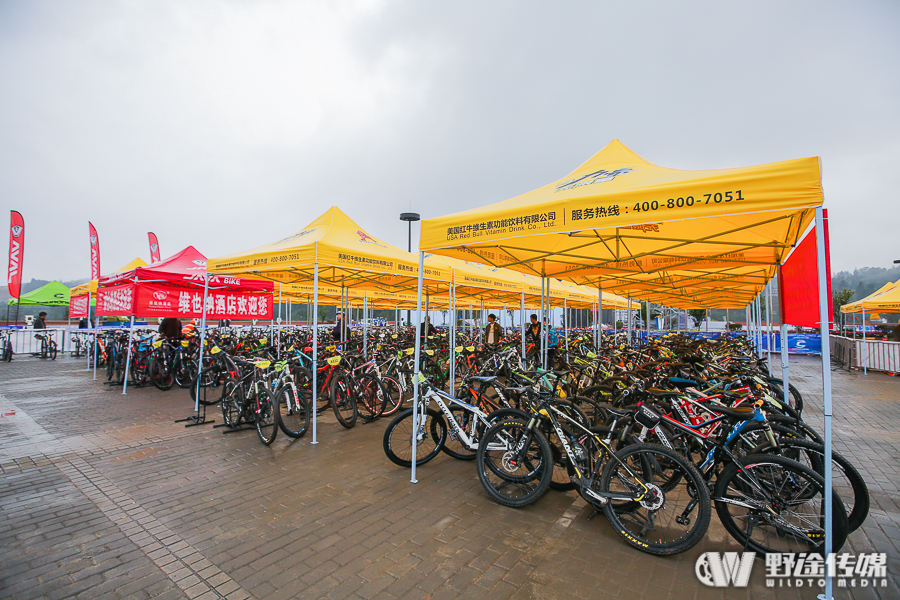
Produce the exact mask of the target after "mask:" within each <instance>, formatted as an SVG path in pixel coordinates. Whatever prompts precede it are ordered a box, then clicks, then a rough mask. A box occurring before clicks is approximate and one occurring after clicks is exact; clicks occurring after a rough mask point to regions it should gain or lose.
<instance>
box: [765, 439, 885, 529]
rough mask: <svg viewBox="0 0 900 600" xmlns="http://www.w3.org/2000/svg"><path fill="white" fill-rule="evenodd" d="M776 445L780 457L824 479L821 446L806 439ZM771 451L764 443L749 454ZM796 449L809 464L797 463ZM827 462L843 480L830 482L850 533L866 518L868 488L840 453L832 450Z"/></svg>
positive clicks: (822, 449) (823, 450)
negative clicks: (835, 468) (845, 516)
mask: <svg viewBox="0 0 900 600" xmlns="http://www.w3.org/2000/svg"><path fill="white" fill-rule="evenodd" d="M778 444H779V446H780V447H781V451H782V453H783V456H786V457H787V458H790V459H791V460H796V461H797V462H799V463H800V464H802V465H804V466H808V467H811V468H812V469H813V470H814V471H815V472H816V473H818V474H819V475H821V476H822V477H823V478H824V477H825V446H823V445H822V444H817V443H815V442H810V441H808V440H797V439H782V440H779V442H778ZM771 450H772V447H771V445H769V443H768V442H766V443H764V444H760V445H759V446H757V447H756V448H754V449H753V450H752V451H751V452H750V454H762V453H764V452H770V451H771ZM792 450H793V451H795V453H792V452H791V451H792ZM798 450H799V451H803V452H804V453H806V454H809V455H811V456H810V457H809V460H808V463H809V464H807V462H805V461H801V460H799V456H798V455H797V453H796V451H798ZM831 460H832V462H833V464H834V466H835V467H837V469H838V471H840V473H841V475H843V478H844V480H845V481H838V479H839V478H840V476H838V478H836V479H835V482H834V489H835V490H837V492H838V494H839V495H840V497H841V500H842V501H843V503H844V509H845V510H846V511H847V522H848V526H849V527H850V533H853V532H854V531H856V530H857V529H859V528H860V527H861V526H862V524H863V523H864V522H865V520H866V517H867V516H868V515H869V509H870V508H871V498H870V496H869V487H868V486H867V485H866V481H865V479H863V477H862V475H860V473H859V471H858V470H857V469H856V467H854V466H853V464H852V463H851V462H850V461H849V460H847V459H846V458H845V457H844V456H843V455H842V454H839V453H838V452H835V451H833V450H832V451H831ZM848 492H849V493H848ZM851 500H852V502H851Z"/></svg>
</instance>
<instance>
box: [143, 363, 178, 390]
mask: <svg viewBox="0 0 900 600" xmlns="http://www.w3.org/2000/svg"><path fill="white" fill-rule="evenodd" d="M147 370H148V371H149V373H150V381H152V382H153V385H154V386H156V388H157V389H160V390H162V391H164V392H165V391H167V390H170V389H172V386H173V385H175V374H174V373H172V372H171V371H170V370H168V369H166V364H165V360H164V359H163V358H161V357H160V356H159V355H154V356H153V357H152V358H151V359H150V366H149V367H148V368H147Z"/></svg>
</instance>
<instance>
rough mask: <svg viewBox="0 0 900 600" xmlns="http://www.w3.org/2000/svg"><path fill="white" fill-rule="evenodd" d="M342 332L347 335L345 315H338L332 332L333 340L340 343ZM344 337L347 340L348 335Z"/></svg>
mask: <svg viewBox="0 0 900 600" xmlns="http://www.w3.org/2000/svg"><path fill="white" fill-rule="evenodd" d="M342 332H343V333H344V334H346V333H347V325H346V324H345V323H344V315H342V314H341V313H338V314H337V315H336V316H335V321H334V328H333V329H332V330H331V339H333V340H334V341H335V342H340V341H341V333H342ZM343 337H344V338H346V335H344V336H343Z"/></svg>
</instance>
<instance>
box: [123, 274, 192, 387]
mask: <svg viewBox="0 0 900 600" xmlns="http://www.w3.org/2000/svg"><path fill="white" fill-rule="evenodd" d="M135 281H137V280H136V279H135ZM133 341H134V315H131V326H130V327H129V328H128V352H127V353H126V355H125V380H124V381H123V382H122V395H123V396H124V395H125V394H126V392H127V391H128V372H129V370H130V368H131V344H132V343H133ZM201 350H202V345H201Z"/></svg>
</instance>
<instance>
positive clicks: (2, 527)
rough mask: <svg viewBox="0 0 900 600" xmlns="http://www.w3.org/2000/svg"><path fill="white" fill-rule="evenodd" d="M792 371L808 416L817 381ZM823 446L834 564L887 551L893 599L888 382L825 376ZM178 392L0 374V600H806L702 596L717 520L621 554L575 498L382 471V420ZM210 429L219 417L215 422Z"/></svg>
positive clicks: (894, 523)
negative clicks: (283, 415) (252, 407)
mask: <svg viewBox="0 0 900 600" xmlns="http://www.w3.org/2000/svg"><path fill="white" fill-rule="evenodd" d="M818 365H819V363H818V362H817V361H816V360H815V359H811V358H802V357H797V358H792V359H791V367H792V369H793V375H795V376H796V378H795V380H794V381H795V382H796V383H797V384H798V387H800V389H801V390H802V391H804V393H805V397H806V399H807V405H808V420H809V421H810V422H811V423H812V424H813V425H815V426H817V427H820V426H821V422H820V421H821V399H820V394H821V383H820V382H821V374H820V370H819V368H818ZM834 390H835V407H836V412H837V416H836V417H835V435H836V446H837V448H838V449H839V450H840V451H841V452H843V453H844V454H846V455H847V456H848V457H851V458H852V460H853V462H854V463H855V464H856V465H857V467H858V468H859V469H860V470H861V471H862V472H863V473H864V474H865V476H866V479H867V481H868V483H869V486H870V488H871V492H872V514H871V515H870V518H869V520H868V521H867V523H866V524H865V525H864V527H863V529H861V530H860V531H858V532H856V533H854V534H853V535H852V536H851V538H850V542H849V546H850V548H849V549H848V550H851V551H854V552H863V551H867V552H871V551H876V550H877V551H887V552H888V553H889V556H890V565H889V567H890V574H891V578H890V583H891V587H890V588H888V589H880V590H874V591H873V590H853V591H851V590H846V591H842V592H840V593H839V594H838V597H855V598H898V597H900V588H898V585H897V581H898V580H897V573H898V557H900V552H898V545H900V489H898V483H900V457H898V450H897V442H898V425H900V402H898V400H900V380H898V379H896V378H891V377H888V376H885V375H881V374H870V375H869V376H868V377H863V376H862V375H861V374H858V373H847V372H843V371H836V372H834ZM189 412H190V401H189V399H188V396H187V394H186V392H184V391H182V390H172V391H170V392H159V391H157V390H156V389H155V388H149V389H136V390H133V391H130V392H129V394H128V396H127V397H123V396H122V395H121V390H117V389H113V388H110V387H107V386H105V385H101V384H100V383H99V382H94V381H92V380H91V377H90V375H89V374H88V373H87V372H86V371H85V370H84V366H83V363H81V362H79V363H75V362H70V363H66V362H64V361H63V360H62V359H60V360H58V361H57V362H55V363H45V362H40V361H36V360H27V359H25V360H18V361H15V362H13V363H12V364H2V365H0V415H2V416H0V470H2V473H3V484H2V487H0V514H2V517H3V518H2V521H0V598H17V599H18V598H50V599H55V598H66V597H78V598H151V597H152V598H203V599H207V598H229V599H244V598H250V597H254V598H273V599H281V598H295V597H296V598H319V597H324V598H429V597H430V598H445V597H446V598H457V597H463V598H532V597H536V598H619V597H633V598H644V597H647V598H654V599H663V598H677V599H682V598H754V599H757V598H776V597H777V598H779V599H781V598H811V597H814V594H813V593H812V591H811V590H808V589H806V590H800V589H778V590H774V589H768V588H766V587H765V583H764V579H763V573H764V569H762V567H761V565H757V568H756V569H755V573H754V577H753V579H752V581H751V586H750V587H749V588H748V589H746V590H736V589H728V590H719V589H712V588H706V587H704V586H702V585H700V584H699V583H698V582H697V579H696V577H695V576H694V562H695V561H696V559H697V557H698V556H699V555H700V553H702V552H705V551H708V550H719V551H724V550H739V548H738V547H737V546H736V544H735V543H734V542H733V541H732V540H731V538H730V537H728V535H727V534H726V533H725V532H724V530H723V529H722V528H721V527H720V526H719V525H718V524H717V522H716V520H715V517H714V518H713V525H712V526H711V528H710V532H709V535H708V536H707V538H706V540H704V542H702V543H701V544H700V545H699V546H698V547H697V548H694V549H693V550H692V551H690V552H688V553H685V554H683V555H680V556H677V557H673V558H668V559H659V558H654V557H650V556H646V555H643V554H641V553H639V552H637V551H634V550H632V549H631V548H629V547H627V546H625V544H624V543H622V542H621V541H620V540H619V538H618V536H616V535H615V534H614V533H613V532H612V531H611V530H610V527H609V525H608V524H607V523H606V521H605V519H603V518H602V517H598V518H595V519H593V520H591V521H588V520H587V517H588V515H589V514H590V512H591V511H590V509H588V508H587V507H586V506H585V505H584V503H583V502H582V501H581V500H580V499H578V498H577V497H576V496H575V495H574V494H572V493H569V494H560V493H557V492H549V493H548V494H547V495H546V496H545V497H544V498H542V499H541V500H540V501H539V502H538V503H537V504H535V505H534V506H531V507H528V508H526V509H522V510H512V509H507V508H504V507H501V506H499V505H496V504H494V503H493V502H492V501H490V499H489V498H488V497H487V496H486V494H485V493H484V492H483V491H482V489H481V486H480V484H479V483H478V479H477V477H476V475H475V471H474V465H473V463H470V462H460V461H456V460H453V459H451V458H449V457H446V456H441V457H439V458H437V459H435V460H434V461H432V462H431V463H429V464H428V465H426V466H424V467H422V468H421V469H420V470H419V483H418V484H417V485H411V484H410V483H409V473H408V471H405V470H403V469H399V468H397V467H395V466H394V465H393V464H392V463H390V462H389V461H387V459H385V457H384V454H383V452H382V449H381V437H382V433H383V431H384V426H385V425H386V423H383V422H377V423H373V424H369V425H364V426H358V427H356V428H355V429H353V430H345V429H343V428H342V427H340V425H338V424H337V423H336V422H335V421H334V420H333V419H332V418H330V417H328V416H326V417H325V418H324V419H323V420H322V421H320V427H319V439H320V443H319V444H317V445H312V444H311V443H310V441H311V440H310V439H309V437H307V438H304V439H301V440H296V441H291V440H287V439H285V438H284V437H283V436H281V435H280V436H279V438H278V439H277V440H276V441H275V443H274V444H273V445H272V446H271V447H268V448H267V447H264V446H262V445H261V444H260V443H259V442H258V440H257V439H256V434H255V433H254V432H253V431H248V432H245V433H237V434H231V435H222V433H221V430H220V429H213V428H212V427H211V426H209V425H207V426H203V427H195V428H184V427H183V426H182V425H181V424H176V423H174V422H173V421H174V419H176V418H181V417H185V416H187V415H188V413H189ZM213 416H214V418H217V421H218V422H221V416H220V415H218V414H216V415H213Z"/></svg>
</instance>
